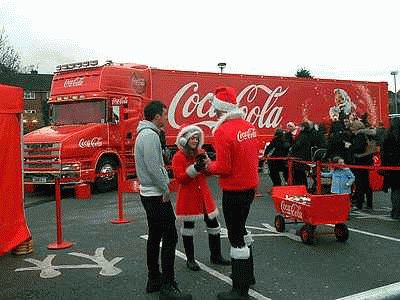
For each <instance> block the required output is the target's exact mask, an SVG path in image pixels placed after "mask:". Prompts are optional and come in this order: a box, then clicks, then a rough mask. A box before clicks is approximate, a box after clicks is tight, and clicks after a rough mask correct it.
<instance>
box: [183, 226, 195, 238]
mask: <svg viewBox="0 0 400 300" xmlns="http://www.w3.org/2000/svg"><path fill="white" fill-rule="evenodd" d="M181 234H182V235H184V236H194V228H185V227H183V226H182V227H181Z"/></svg>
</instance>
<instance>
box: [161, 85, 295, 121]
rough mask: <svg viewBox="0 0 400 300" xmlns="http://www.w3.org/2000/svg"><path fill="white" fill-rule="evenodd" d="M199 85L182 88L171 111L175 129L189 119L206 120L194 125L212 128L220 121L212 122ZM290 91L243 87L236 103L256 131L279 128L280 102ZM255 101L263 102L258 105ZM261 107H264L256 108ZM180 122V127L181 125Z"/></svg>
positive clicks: (257, 86) (213, 112) (206, 101)
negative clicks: (200, 93)
mask: <svg viewBox="0 0 400 300" xmlns="http://www.w3.org/2000/svg"><path fill="white" fill-rule="evenodd" d="M198 90H199V83H197V82H189V83H187V84H186V85H184V86H183V87H181V88H180V89H179V90H178V92H177V93H176V94H175V96H174V97H173V99H172V101H171V104H170V105H169V108H168V121H169V123H170V125H171V127H172V128H176V129H178V128H180V127H181V126H182V125H183V124H187V123H189V122H188V120H187V119H188V118H190V117H191V116H192V115H195V116H196V117H197V119H204V118H206V120H204V121H199V122H197V123H193V122H190V123H192V124H194V125H204V126H207V127H209V128H213V127H214V126H215V124H216V122H217V121H211V120H210V119H212V118H213V117H215V115H216V113H215V110H214V108H213V107H212V106H211V103H210V102H209V99H208V97H207V96H206V94H207V93H206V94H205V95H204V97H203V98H201V97H200V95H199V93H198ZM287 91H288V88H283V87H281V86H278V87H275V88H274V89H270V88H268V87H267V86H265V85H262V84H258V85H257V84H251V85H248V86H246V87H244V88H243V89H242V90H241V91H240V92H239V94H238V96H237V102H238V103H239V106H240V108H241V109H242V110H243V111H244V113H245V119H246V120H247V121H249V122H250V123H252V124H253V125H254V126H255V127H256V128H276V127H278V126H279V124H280V122H281V121H282V112H283V106H280V105H279V103H278V100H279V98H280V97H281V96H283V95H284V94H285V93H286V92H287ZM256 98H258V99H259V98H261V99H264V100H263V101H260V100H258V101H255V100H256ZM256 102H257V104H259V103H261V105H256ZM178 122H179V123H178Z"/></svg>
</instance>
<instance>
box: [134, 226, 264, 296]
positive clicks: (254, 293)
mask: <svg viewBox="0 0 400 300" xmlns="http://www.w3.org/2000/svg"><path fill="white" fill-rule="evenodd" d="M140 237H141V238H142V239H144V240H147V239H148V235H147V234H145V235H141V236H140ZM161 244H162V243H160V246H161ZM175 255H176V256H177V257H179V258H182V259H183V260H186V255H185V254H184V253H183V252H181V251H179V250H175ZM196 261H197V263H198V264H199V266H200V268H201V269H202V270H203V271H206V272H207V273H209V274H210V275H212V276H214V277H216V278H218V279H219V280H222V281H224V282H226V283H227V284H229V285H232V279H230V278H229V277H228V276H226V275H224V274H222V273H220V272H218V271H216V270H214V269H212V268H210V267H208V266H207V265H205V264H203V263H202V262H200V261H198V260H197V259H196ZM249 295H250V296H251V297H253V298H255V299H257V300H271V298H268V297H265V296H264V295H261V294H260V293H259V292H257V291H255V290H253V289H249Z"/></svg>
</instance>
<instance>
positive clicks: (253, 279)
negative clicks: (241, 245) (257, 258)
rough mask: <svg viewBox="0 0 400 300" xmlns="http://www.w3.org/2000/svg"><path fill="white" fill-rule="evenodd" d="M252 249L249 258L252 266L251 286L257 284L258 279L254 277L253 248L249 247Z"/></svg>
mask: <svg viewBox="0 0 400 300" xmlns="http://www.w3.org/2000/svg"><path fill="white" fill-rule="evenodd" d="M249 249H250V257H249V264H250V285H255V284H256V278H255V277H254V263H253V248H252V247H251V246H249Z"/></svg>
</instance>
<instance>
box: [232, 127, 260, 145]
mask: <svg viewBox="0 0 400 300" xmlns="http://www.w3.org/2000/svg"><path fill="white" fill-rule="evenodd" d="M256 137H257V133H256V130H255V129H254V128H249V129H248V130H246V131H238V133H237V136H236V138H237V141H238V142H242V141H244V140H250V139H255V138H256Z"/></svg>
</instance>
